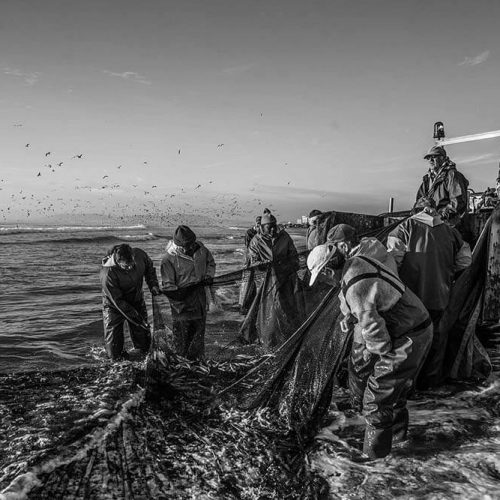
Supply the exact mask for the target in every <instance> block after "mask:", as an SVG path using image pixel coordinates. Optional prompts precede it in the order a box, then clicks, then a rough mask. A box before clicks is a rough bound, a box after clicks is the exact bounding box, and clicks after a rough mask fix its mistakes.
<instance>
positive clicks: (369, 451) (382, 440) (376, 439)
mask: <svg viewBox="0 0 500 500" xmlns="http://www.w3.org/2000/svg"><path fill="white" fill-rule="evenodd" d="M391 447H392V427H389V428H388V429H378V428H376V427H373V426H371V425H369V424H366V429H365V440H364V443H363V453H364V454H365V455H368V457H369V458H383V457H386V456H387V455H389V453H390V452H391Z"/></svg>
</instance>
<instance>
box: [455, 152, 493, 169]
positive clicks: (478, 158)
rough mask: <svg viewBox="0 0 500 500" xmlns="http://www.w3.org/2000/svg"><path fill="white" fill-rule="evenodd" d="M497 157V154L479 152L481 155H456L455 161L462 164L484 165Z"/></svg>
mask: <svg viewBox="0 0 500 500" xmlns="http://www.w3.org/2000/svg"><path fill="white" fill-rule="evenodd" d="M496 158H497V155H495V154H493V153H484V154H479V155H474V156H464V157H462V158H460V157H455V158H454V161H456V162H457V164H458V165H459V166H460V165H484V164H487V163H491V162H493V161H495V160H496Z"/></svg>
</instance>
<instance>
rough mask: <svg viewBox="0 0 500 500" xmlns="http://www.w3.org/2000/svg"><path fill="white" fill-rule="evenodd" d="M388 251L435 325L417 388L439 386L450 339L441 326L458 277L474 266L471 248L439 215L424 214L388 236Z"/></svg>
mask: <svg viewBox="0 0 500 500" xmlns="http://www.w3.org/2000/svg"><path fill="white" fill-rule="evenodd" d="M387 248H388V249H389V251H390V253H391V254H392V255H393V256H394V258H395V259H396V261H397V262H398V264H399V266H400V267H399V276H400V277H401V280H402V281H403V283H404V284H405V285H406V286H408V287H409V288H410V289H411V290H412V291H413V292H414V293H415V294H416V295H417V297H418V298H419V299H420V300H421V301H422V302H423V304H424V305H425V307H426V308H427V309H428V310H429V313H430V315H431V318H432V320H433V324H434V336H433V340H432V346H431V349H430V351H429V354H428V356H427V360H426V362H425V364H424V366H423V368H422V372H421V374H420V376H419V381H418V385H419V387H427V386H435V385H438V384H439V382H440V381H441V376H442V368H443V362H444V358H445V355H446V344H447V335H444V334H443V333H441V332H440V329H439V323H440V320H441V317H442V315H443V312H444V310H445V308H446V306H447V305H448V302H449V299H450V289H451V285H452V281H453V277H454V275H455V273H456V272H457V271H461V270H463V269H465V268H467V267H468V266H469V265H470V264H471V262H472V254H471V251H470V247H469V245H468V244H467V243H465V242H464V241H463V240H462V237H461V236H460V234H459V232H458V231H457V230H456V229H454V228H452V227H450V226H449V225H448V224H446V223H444V222H443V220H442V219H441V217H440V216H439V215H438V214H437V213H435V212H434V211H426V210H423V211H422V212H420V213H418V214H416V215H413V216H412V217H410V218H409V219H406V220H405V221H404V222H402V223H401V224H399V226H397V227H396V228H395V229H394V230H393V231H392V232H391V233H390V234H389V236H388V238H387Z"/></svg>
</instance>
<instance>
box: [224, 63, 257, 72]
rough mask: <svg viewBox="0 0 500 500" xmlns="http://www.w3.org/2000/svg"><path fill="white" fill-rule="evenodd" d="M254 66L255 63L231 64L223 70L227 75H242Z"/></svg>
mask: <svg viewBox="0 0 500 500" xmlns="http://www.w3.org/2000/svg"><path fill="white" fill-rule="evenodd" d="M253 67H254V65H253V64H240V65H239V66H231V67H229V68H224V69H223V70H222V72H223V73H225V74H226V75H241V74H242V73H246V72H247V71H250V70H251V69H252V68H253Z"/></svg>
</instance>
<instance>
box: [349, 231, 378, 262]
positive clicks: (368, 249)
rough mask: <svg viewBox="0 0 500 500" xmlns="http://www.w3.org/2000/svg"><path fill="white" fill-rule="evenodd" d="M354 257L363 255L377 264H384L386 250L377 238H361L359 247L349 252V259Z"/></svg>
mask: <svg viewBox="0 0 500 500" xmlns="http://www.w3.org/2000/svg"><path fill="white" fill-rule="evenodd" d="M356 255H365V256H366V257H371V258H372V259H375V260H378V261H379V262H385V259H387V248H385V246H384V245H383V244H382V243H381V242H380V241H379V240H377V238H372V237H367V238H361V241H360V242H359V245H358V246H357V247H354V248H353V249H352V250H351V252H350V254H349V257H355V256H356Z"/></svg>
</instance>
